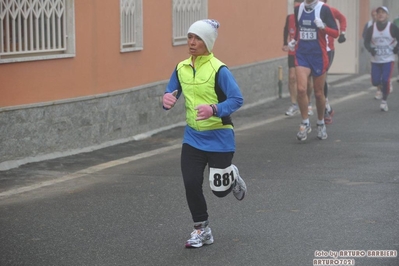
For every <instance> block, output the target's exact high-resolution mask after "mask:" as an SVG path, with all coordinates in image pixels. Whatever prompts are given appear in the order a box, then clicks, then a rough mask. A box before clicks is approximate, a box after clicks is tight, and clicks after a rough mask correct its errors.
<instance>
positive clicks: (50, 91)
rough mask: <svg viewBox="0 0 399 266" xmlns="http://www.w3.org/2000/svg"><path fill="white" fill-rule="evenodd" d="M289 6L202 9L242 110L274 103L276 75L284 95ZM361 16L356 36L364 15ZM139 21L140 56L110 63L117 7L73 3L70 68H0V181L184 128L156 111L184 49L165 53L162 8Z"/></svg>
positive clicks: (176, 113)
mask: <svg viewBox="0 0 399 266" xmlns="http://www.w3.org/2000/svg"><path fill="white" fill-rule="evenodd" d="M290 1H291V0H287V1H265V0H251V1H249V2H248V1H241V0H229V1H211V0H209V2H208V17H209V18H215V19H217V20H219V22H220V23H221V27H220V29H219V37H218V39H217V41H216V44H215V47H214V53H215V55H216V56H217V57H218V58H219V59H221V60H222V61H224V62H225V63H226V64H227V65H228V66H229V67H230V69H231V70H232V72H233V74H234V75H235V77H236V80H237V82H238V83H239V85H240V87H241V90H242V93H243V96H244V107H243V108H246V107H247V106H255V105H257V104H261V103H263V102H265V101H269V100H273V99H276V98H278V97H279V95H278V69H279V67H282V69H283V72H284V76H283V90H284V94H283V95H285V96H287V95H288V89H287V72H288V71H287V60H286V54H285V53H284V52H282V50H281V47H282V44H283V43H282V42H283V40H282V39H283V38H282V37H283V36H282V32H283V26H284V23H285V17H286V15H287V10H291V7H289V5H291V4H292V1H291V2H290ZM362 1H368V0H362ZM371 1H372V0H371ZM395 1H396V0H395ZM370 5H371V4H370ZM361 6H362V7H361V10H360V20H361V21H360V22H359V23H360V24H361V25H359V27H360V28H362V26H363V25H364V23H365V21H366V20H367V19H368V14H369V10H363V5H361ZM143 13H144V14H143V25H144V35H143V42H144V49H143V50H142V51H136V52H129V53H120V47H119V46H120V44H119V41H120V36H119V34H120V33H119V32H120V30H119V1H98V0H85V1H80V0H79V1H78V0H75V28H76V56H75V57H74V58H68V59H54V60H43V61H30V62H20V63H7V64H0V147H2V148H1V149H0V171H1V170H6V169H10V168H13V167H17V166H19V165H21V164H24V163H28V162H34V161H40V160H44V159H49V158H54V157H61V156H66V155H70V154H75V153H80V152H84V151H90V150H94V149H99V148H102V147H106V146H109V145H114V144H117V143H123V142H126V141H130V140H135V139H140V138H142V137H146V136H149V135H151V134H152V133H154V132H159V131H162V130H165V129H167V128H170V127H174V126H177V125H183V124H184V117H185V116H184V103H183V101H184V99H182V100H181V102H179V104H177V105H176V106H175V108H173V110H171V111H168V112H165V111H163V110H162V106H161V99H162V95H163V92H164V89H165V86H166V83H167V80H168V78H169V76H170V74H171V73H172V71H173V69H174V67H175V65H176V64H177V63H178V62H179V61H181V60H183V59H185V58H187V57H188V52H187V48H186V46H185V45H183V46H173V45H172V16H171V13H172V0H169V1H160V0H145V1H143ZM365 13H366V14H365ZM363 22H364V23H363ZM233 119H234V116H233Z"/></svg>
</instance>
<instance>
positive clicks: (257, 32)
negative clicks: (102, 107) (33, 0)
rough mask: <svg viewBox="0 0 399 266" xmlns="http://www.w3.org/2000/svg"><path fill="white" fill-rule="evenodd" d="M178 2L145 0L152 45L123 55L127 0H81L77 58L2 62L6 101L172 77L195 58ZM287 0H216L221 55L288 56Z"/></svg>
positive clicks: (235, 61) (229, 60) (239, 59)
mask: <svg viewBox="0 0 399 266" xmlns="http://www.w3.org/2000/svg"><path fill="white" fill-rule="evenodd" d="M171 5H172V0H169V1H165V0H162V1H161V0H145V1H143V13H144V15H143V25H144V36H143V43H144V50H142V51H136V52H129V53H120V20H119V1H99V0H85V1H80V0H79V1H76V0H75V29H76V57H74V58H68V59H53V60H42V61H30V62H20V63H6V64H1V65H0V107H7V106H17V105H25V104H34V103H40V102H49V101H56V100H61V99H70V98H76V97H81V96H89V95H96V94H101V93H107V92H112V91H118V90H123V89H128V88H133V87H136V86H139V85H144V84H148V83H152V82H157V81H161V80H166V79H168V78H169V76H170V74H171V73H172V70H173V68H174V66H175V65H176V63H177V62H178V61H180V60H182V59H184V58H186V57H187V56H188V53H187V49H186V46H185V45H182V46H176V47H174V46H172V15H171V12H172V6H171ZM286 12H287V1H265V0H251V1H242V0H229V1H221V0H217V1H216V0H215V1H214V0H209V1H208V17H210V18H215V19H217V20H219V22H220V23H221V27H220V29H219V38H218V40H217V41H216V44H215V47H214V53H215V55H216V56H217V57H218V58H219V59H221V60H222V61H224V62H225V63H226V64H228V65H229V66H230V67H232V66H238V65H245V64H250V63H253V62H259V61H265V60H267V59H272V58H276V57H282V56H285V53H283V52H282V51H281V46H282V39H283V38H282V31H283V26H284V22H285V17H286Z"/></svg>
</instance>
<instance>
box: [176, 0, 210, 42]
mask: <svg viewBox="0 0 399 266" xmlns="http://www.w3.org/2000/svg"><path fill="white" fill-rule="evenodd" d="M207 16H208V0H173V45H182V44H186V43H187V30H188V28H189V27H190V25H191V24H192V23H194V22H195V21H197V20H200V19H205V18H207Z"/></svg>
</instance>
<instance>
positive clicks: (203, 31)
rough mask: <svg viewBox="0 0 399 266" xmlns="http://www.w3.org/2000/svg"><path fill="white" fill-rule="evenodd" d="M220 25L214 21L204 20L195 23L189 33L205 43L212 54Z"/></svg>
mask: <svg viewBox="0 0 399 266" xmlns="http://www.w3.org/2000/svg"><path fill="white" fill-rule="evenodd" d="M219 26H220V24H219V22H218V21H216V20H214V19H203V20H198V21H196V22H194V23H193V24H192V25H191V26H190V28H189V29H188V32H187V34H188V33H194V34H195V35H197V36H199V37H200V38H201V39H202V40H203V41H204V43H205V45H206V48H207V49H208V52H210V53H211V52H212V49H213V45H214V44H215V41H216V38H217V37H218V28H219Z"/></svg>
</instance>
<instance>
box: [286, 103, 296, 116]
mask: <svg viewBox="0 0 399 266" xmlns="http://www.w3.org/2000/svg"><path fill="white" fill-rule="evenodd" d="M297 113H299V108H298V105H296V104H292V105H291V106H290V108H288V110H287V112H285V115H288V116H293V115H295V114H297Z"/></svg>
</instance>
